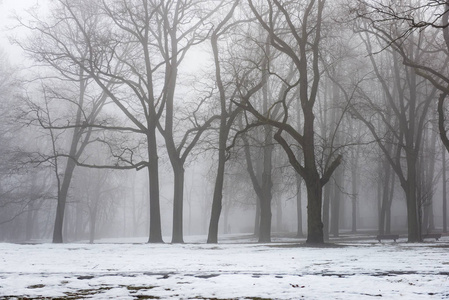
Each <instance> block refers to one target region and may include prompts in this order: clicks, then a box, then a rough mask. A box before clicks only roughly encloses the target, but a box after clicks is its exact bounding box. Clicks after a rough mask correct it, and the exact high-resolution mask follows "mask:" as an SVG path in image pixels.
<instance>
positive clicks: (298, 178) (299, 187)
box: [296, 174, 304, 238]
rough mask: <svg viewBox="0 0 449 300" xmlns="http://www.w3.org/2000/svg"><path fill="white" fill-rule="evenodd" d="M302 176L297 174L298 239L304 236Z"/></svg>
mask: <svg viewBox="0 0 449 300" xmlns="http://www.w3.org/2000/svg"><path fill="white" fill-rule="evenodd" d="M301 183H302V179H301V176H299V175H298V174H296V219H297V227H296V237H298V238H301V237H303V236H304V233H303V232H302V193H301Z"/></svg>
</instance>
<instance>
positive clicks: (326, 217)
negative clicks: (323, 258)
mask: <svg viewBox="0 0 449 300" xmlns="http://www.w3.org/2000/svg"><path fill="white" fill-rule="evenodd" d="M332 186H333V182H328V183H327V184H326V185H325V186H324V197H323V198H324V199H323V235H324V240H325V241H329V221H330V196H331V189H332Z"/></svg>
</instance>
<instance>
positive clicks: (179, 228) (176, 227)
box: [172, 163, 185, 243]
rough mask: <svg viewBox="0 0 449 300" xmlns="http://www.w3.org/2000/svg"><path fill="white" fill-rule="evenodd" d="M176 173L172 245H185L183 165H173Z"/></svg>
mask: <svg viewBox="0 0 449 300" xmlns="http://www.w3.org/2000/svg"><path fill="white" fill-rule="evenodd" d="M172 166H173V171H174V181H175V182H174V188H175V190H174V198H173V236H172V243H184V239H183V202H184V199H183V197H184V173H185V172H184V167H183V166H182V164H181V163H178V164H177V165H176V164H175V165H172Z"/></svg>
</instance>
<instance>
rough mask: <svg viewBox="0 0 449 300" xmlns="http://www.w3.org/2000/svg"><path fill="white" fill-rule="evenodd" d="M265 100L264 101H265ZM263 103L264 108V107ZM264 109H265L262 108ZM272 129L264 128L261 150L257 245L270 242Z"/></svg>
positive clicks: (269, 127)
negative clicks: (260, 191) (261, 169)
mask: <svg viewBox="0 0 449 300" xmlns="http://www.w3.org/2000/svg"><path fill="white" fill-rule="evenodd" d="M265 100H266V99H265ZM266 105H267V104H266V101H264V106H266ZM264 109H266V108H264ZM272 131H273V129H272V128H271V126H264V135H265V139H264V149H263V171H262V186H261V189H262V195H261V196H262V197H261V199H260V200H261V201H260V233H259V243H269V242H271V217H272V214H271V200H272V191H271V189H272V187H273V182H272V179H271V172H272V168H273V166H272V155H273V137H272V134H273V133H272Z"/></svg>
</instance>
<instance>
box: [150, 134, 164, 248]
mask: <svg viewBox="0 0 449 300" xmlns="http://www.w3.org/2000/svg"><path fill="white" fill-rule="evenodd" d="M148 127H149V129H148V134H147V141H148V180H149V186H150V188H149V189H150V236H149V238H148V243H163V242H164V241H163V240H162V227H161V208H160V202H159V165H158V156H157V153H158V152H157V142H156V127H155V126H153V127H151V126H148Z"/></svg>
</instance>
